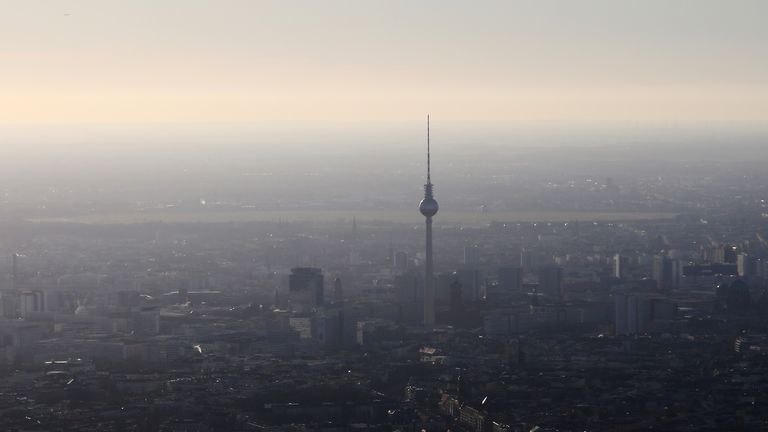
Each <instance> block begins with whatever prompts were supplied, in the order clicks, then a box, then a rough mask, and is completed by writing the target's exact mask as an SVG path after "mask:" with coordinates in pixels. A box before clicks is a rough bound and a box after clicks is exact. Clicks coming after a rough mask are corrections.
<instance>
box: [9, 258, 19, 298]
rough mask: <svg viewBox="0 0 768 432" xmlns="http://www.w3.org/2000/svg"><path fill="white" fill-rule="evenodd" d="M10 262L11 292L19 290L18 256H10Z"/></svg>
mask: <svg viewBox="0 0 768 432" xmlns="http://www.w3.org/2000/svg"><path fill="white" fill-rule="evenodd" d="M11 260H12V261H13V262H12V263H11V290H12V291H16V290H17V289H18V288H19V286H18V283H19V254H17V253H14V254H13V255H11Z"/></svg>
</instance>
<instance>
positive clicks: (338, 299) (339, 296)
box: [333, 277, 344, 304]
mask: <svg viewBox="0 0 768 432" xmlns="http://www.w3.org/2000/svg"><path fill="white" fill-rule="evenodd" d="M343 301H344V289H343V288H342V285H341V278H340V277H337V278H336V279H335V280H334V281H333V302H334V303H336V304H339V303H342V302H343Z"/></svg>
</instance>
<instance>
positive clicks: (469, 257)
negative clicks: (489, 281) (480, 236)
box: [464, 245, 478, 268]
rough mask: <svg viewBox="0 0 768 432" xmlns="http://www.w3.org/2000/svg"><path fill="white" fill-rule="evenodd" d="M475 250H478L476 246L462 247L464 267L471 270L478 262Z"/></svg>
mask: <svg viewBox="0 0 768 432" xmlns="http://www.w3.org/2000/svg"><path fill="white" fill-rule="evenodd" d="M477 250H478V248H477V245H472V246H464V265H465V266H466V267H470V268H473V267H475V266H477V262H478V256H477Z"/></svg>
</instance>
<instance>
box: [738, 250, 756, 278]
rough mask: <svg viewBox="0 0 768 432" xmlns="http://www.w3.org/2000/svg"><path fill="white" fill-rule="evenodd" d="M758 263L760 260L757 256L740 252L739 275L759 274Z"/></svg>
mask: <svg viewBox="0 0 768 432" xmlns="http://www.w3.org/2000/svg"><path fill="white" fill-rule="evenodd" d="M758 263H759V261H758V260H757V259H756V258H755V257H753V256H751V255H747V254H745V253H740V254H739V255H738V256H737V257H736V267H737V269H738V272H739V276H741V277H743V278H748V277H752V276H755V275H757V274H758V271H757V270H758Z"/></svg>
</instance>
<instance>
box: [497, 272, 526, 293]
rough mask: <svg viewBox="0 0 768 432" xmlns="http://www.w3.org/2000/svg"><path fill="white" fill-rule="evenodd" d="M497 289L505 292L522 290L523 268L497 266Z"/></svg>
mask: <svg viewBox="0 0 768 432" xmlns="http://www.w3.org/2000/svg"><path fill="white" fill-rule="evenodd" d="M499 289H500V290H501V292H503V293H505V294H510V293H519V292H522V290H523V269H522V268H520V267H501V268H499Z"/></svg>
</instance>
